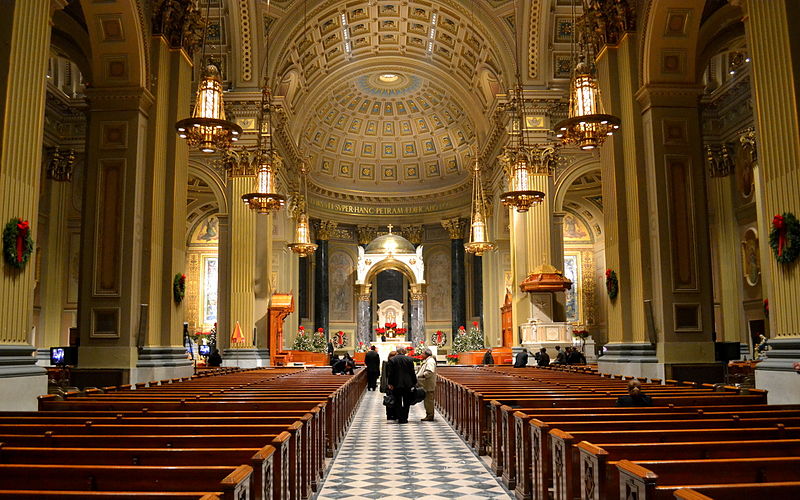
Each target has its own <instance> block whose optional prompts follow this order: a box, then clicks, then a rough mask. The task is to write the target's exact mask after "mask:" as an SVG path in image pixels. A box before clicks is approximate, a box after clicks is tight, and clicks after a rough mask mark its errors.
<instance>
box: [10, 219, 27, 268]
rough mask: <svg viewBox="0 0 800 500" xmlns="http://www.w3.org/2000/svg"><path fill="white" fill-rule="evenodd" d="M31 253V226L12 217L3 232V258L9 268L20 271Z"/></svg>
mask: <svg viewBox="0 0 800 500" xmlns="http://www.w3.org/2000/svg"><path fill="white" fill-rule="evenodd" d="M32 253H33V239H32V238H31V225H30V223H29V222H28V221H26V220H22V219H20V218H19V217H14V218H12V219H11V220H10V221H8V224H6V227H5V229H4V230H3V258H4V259H5V261H6V264H8V265H9V266H11V267H13V268H16V269H19V270H22V269H24V268H25V265H26V264H27V263H28V259H30V257H31V254H32Z"/></svg>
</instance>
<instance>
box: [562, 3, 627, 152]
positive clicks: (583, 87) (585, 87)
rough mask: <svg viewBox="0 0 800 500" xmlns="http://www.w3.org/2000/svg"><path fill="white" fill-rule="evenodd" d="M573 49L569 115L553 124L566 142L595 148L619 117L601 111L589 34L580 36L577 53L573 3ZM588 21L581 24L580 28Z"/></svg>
mask: <svg viewBox="0 0 800 500" xmlns="http://www.w3.org/2000/svg"><path fill="white" fill-rule="evenodd" d="M572 23H573V26H574V27H573V30H572V51H573V60H574V59H577V64H575V67H574V69H573V70H572V79H571V81H570V89H569V116H568V117H567V119H566V120H562V121H560V122H559V123H557V124H556V125H555V127H554V130H555V133H556V137H557V138H559V139H560V140H561V142H562V143H563V144H565V145H568V144H574V145H576V146H577V147H579V148H580V149H584V150H587V149H594V148H597V147H600V146H602V144H603V142H605V140H606V137H607V136H609V135H612V134H613V133H614V131H615V130H617V129H619V125H620V123H621V120H620V119H619V118H618V117H616V116H614V115H609V114H606V113H604V112H603V102H602V100H601V99H600V88H599V87H598V85H597V79H596V77H595V71H594V64H592V63H591V62H587V61H591V53H590V50H589V44H588V43H587V42H585V41H587V40H589V39H590V37H589V34H588V33H587V34H586V36H582V37H581V40H582V41H581V43H580V47H578V50H579V54H578V55H577V58H576V57H575V54H576V50H575V49H576V42H575V31H576V30H577V29H578V28H577V26H578V18H577V16H576V15H575V4H574V2H573V4H572ZM587 27H588V23H583V29H586V28H587Z"/></svg>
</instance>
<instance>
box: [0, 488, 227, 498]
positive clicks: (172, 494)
mask: <svg viewBox="0 0 800 500" xmlns="http://www.w3.org/2000/svg"><path fill="white" fill-rule="evenodd" d="M220 495H222V492H215V493H206V492H199V491H197V492H191V491H45V490H0V499H3V500H61V499H65V498H66V499H69V498H74V499H85V498H88V499H91V500H139V499H143V500H162V499H163V500H219V498H220Z"/></svg>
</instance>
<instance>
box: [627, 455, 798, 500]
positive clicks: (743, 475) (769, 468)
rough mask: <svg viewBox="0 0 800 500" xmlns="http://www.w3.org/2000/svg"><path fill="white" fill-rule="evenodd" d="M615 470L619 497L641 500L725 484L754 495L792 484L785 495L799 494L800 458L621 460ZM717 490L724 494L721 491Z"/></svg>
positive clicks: (666, 497)
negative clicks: (764, 486) (745, 489)
mask: <svg viewBox="0 0 800 500" xmlns="http://www.w3.org/2000/svg"><path fill="white" fill-rule="evenodd" d="M616 466H617V468H618V469H619V475H620V480H619V488H620V490H619V491H620V494H623V493H625V494H629V495H632V496H635V497H636V498H639V499H640V500H653V499H671V498H673V497H674V495H675V492H676V491H677V490H680V489H682V488H691V489H695V491H697V490H701V491H702V490H703V489H705V488H709V489H713V488H715V486H716V485H724V484H727V485H732V486H733V485H737V484H738V485H742V486H744V487H745V488H747V489H749V490H750V491H751V492H755V491H760V490H759V489H758V487H759V486H760V485H763V484H765V483H771V484H772V485H775V484H776V483H793V484H788V485H786V490H784V493H789V492H792V491H793V492H794V493H795V494H796V492H797V491H800V481H797V479H798V475H797V471H798V470H800V458H799V457H766V458H726V459H709V460H668V461H637V462H631V461H629V460H621V461H619V462H618V463H617V464H616ZM717 488H718V489H719V490H720V492H721V491H722V488H721V487H719V486H717ZM787 490H788V491H787ZM766 491H768V490H766V489H765V490H764V492H766ZM758 495H759V496H756V497H754V498H765V497H764V496H762V495H763V493H758ZM626 498H628V497H626ZM714 498H717V497H714ZM740 498H741V497H740ZM745 498H746V497H745ZM769 498H774V497H772V496H770V497H769ZM794 498H796V496H795V497H794Z"/></svg>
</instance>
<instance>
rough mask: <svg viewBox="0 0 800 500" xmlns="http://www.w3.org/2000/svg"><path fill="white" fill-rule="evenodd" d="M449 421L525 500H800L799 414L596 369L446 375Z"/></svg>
mask: <svg viewBox="0 0 800 500" xmlns="http://www.w3.org/2000/svg"><path fill="white" fill-rule="evenodd" d="M438 375H439V377H438V383H437V390H436V403H437V406H438V407H439V410H440V412H441V413H442V414H443V415H444V416H445V418H447V419H448V420H449V421H450V422H451V424H452V426H453V427H454V428H455V429H456V430H457V431H458V432H459V433H460V434H461V435H462V437H463V438H464V439H465V441H466V442H467V443H468V444H469V445H470V446H471V447H472V448H473V449H474V450H475V451H476V452H477V453H478V454H480V455H485V454H488V455H490V456H491V467H492V469H493V472H494V473H495V474H496V475H498V476H499V477H502V480H503V482H504V483H505V485H506V486H507V487H508V488H509V489H510V490H514V493H515V495H516V497H517V498H518V499H519V500H528V499H536V500H540V499H543V500H546V499H548V498H551V497H552V498H553V499H555V500H573V499H575V498H581V499H584V500H611V499H616V498H623V499H626V500H629V499H630V500H633V499H635V500H651V499H672V498H681V499H687V500H689V499H692V500H700V499H707V498H715V499H723V500H724V499H734V498H735V499H737V500H740V499H741V498H746V497H747V496H748V495H749V496H750V497H751V498H770V499H771V500H780V499H783V498H786V499H789V498H792V499H795V498H800V405H767V404H766V402H767V399H766V392H765V391H760V390H755V389H751V390H749V391H748V393H747V394H744V393H742V391H741V390H740V389H739V388H737V387H732V386H722V385H709V384H698V383H694V382H678V381H675V380H666V381H662V380H659V379H651V380H650V381H649V382H648V381H647V380H646V379H639V380H640V381H641V382H642V390H643V392H644V393H645V394H647V395H649V396H651V397H652V401H653V406H651V407H637V408H630V407H617V406H616V401H617V397H618V396H622V395H625V394H627V381H626V379H630V378H632V377H622V376H620V375H617V376H613V375H604V374H599V373H597V372H596V370H594V369H591V368H589V367H580V368H575V367H548V368H534V367H526V368H511V367H502V366H495V367H441V368H439V370H438Z"/></svg>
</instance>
